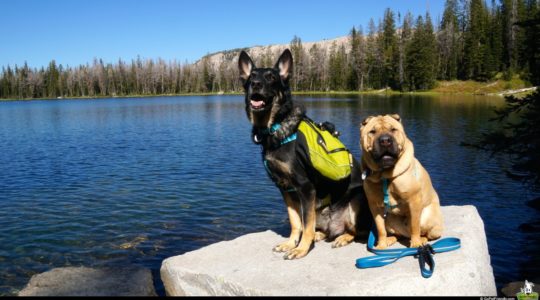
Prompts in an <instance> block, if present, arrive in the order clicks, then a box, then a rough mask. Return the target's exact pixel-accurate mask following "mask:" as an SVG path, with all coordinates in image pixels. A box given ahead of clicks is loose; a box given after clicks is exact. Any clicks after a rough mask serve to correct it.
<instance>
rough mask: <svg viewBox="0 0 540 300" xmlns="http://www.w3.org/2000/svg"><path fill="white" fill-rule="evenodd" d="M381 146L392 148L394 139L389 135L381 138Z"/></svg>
mask: <svg viewBox="0 0 540 300" xmlns="http://www.w3.org/2000/svg"><path fill="white" fill-rule="evenodd" d="M379 144H380V145H381V146H383V147H390V146H392V138H391V137H390V136H388V135H381V136H380V137H379Z"/></svg>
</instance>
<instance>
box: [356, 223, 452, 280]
mask: <svg viewBox="0 0 540 300" xmlns="http://www.w3.org/2000/svg"><path fill="white" fill-rule="evenodd" d="M376 230H377V229H376V228H375V226H374V227H373V229H372V230H371V231H370V233H369V238H368V243H367V247H368V251H370V252H373V253H375V254H376V255H374V256H368V257H363V258H359V259H357V260H356V267H357V268H359V269H366V268H376V267H382V266H386V265H388V264H391V263H393V262H395V261H397V260H398V259H400V258H402V257H405V256H415V257H418V262H419V264H420V273H421V274H422V277H424V278H429V277H431V275H433V271H434V270H435V261H434V260H433V254H435V253H442V252H448V251H453V250H456V249H459V248H460V247H461V242H460V240H459V239H458V238H453V237H449V238H444V239H440V240H438V241H436V242H435V243H433V244H432V245H430V244H427V245H425V246H422V247H418V248H401V249H383V250H379V249H375V248H374V247H375V232H376ZM426 264H427V265H428V266H429V268H426Z"/></svg>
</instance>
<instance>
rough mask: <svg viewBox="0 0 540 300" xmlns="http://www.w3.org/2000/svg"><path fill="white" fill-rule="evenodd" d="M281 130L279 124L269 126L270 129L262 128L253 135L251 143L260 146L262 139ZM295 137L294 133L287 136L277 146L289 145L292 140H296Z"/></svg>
mask: <svg viewBox="0 0 540 300" xmlns="http://www.w3.org/2000/svg"><path fill="white" fill-rule="evenodd" d="M280 128H281V124H279V123H276V124H273V125H272V126H270V128H263V129H261V130H260V131H259V133H255V134H253V142H254V143H255V144H260V143H262V140H263V137H264V136H266V135H274V133H275V132H276V131H278V130H279V129H280ZM296 137H297V134H296V132H295V133H293V134H291V135H289V136H288V137H286V138H284V139H283V140H281V141H280V142H279V145H280V146H282V145H285V144H287V143H290V142H292V141H294V140H296Z"/></svg>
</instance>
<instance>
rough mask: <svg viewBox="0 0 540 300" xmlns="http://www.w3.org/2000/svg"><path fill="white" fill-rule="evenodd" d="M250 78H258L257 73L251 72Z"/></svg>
mask: <svg viewBox="0 0 540 300" xmlns="http://www.w3.org/2000/svg"><path fill="white" fill-rule="evenodd" d="M249 76H251V77H255V76H257V73H255V72H251V75H249Z"/></svg>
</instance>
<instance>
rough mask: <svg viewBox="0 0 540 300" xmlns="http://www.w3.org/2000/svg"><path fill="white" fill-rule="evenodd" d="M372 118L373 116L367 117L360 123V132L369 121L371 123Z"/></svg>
mask: <svg viewBox="0 0 540 300" xmlns="http://www.w3.org/2000/svg"><path fill="white" fill-rule="evenodd" d="M373 118H374V117H373V116H369V117H367V118H365V119H364V121H362V123H361V124H360V130H361V129H362V127H364V126H366V125H367V123H368V122H369V121H371V119H373Z"/></svg>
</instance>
